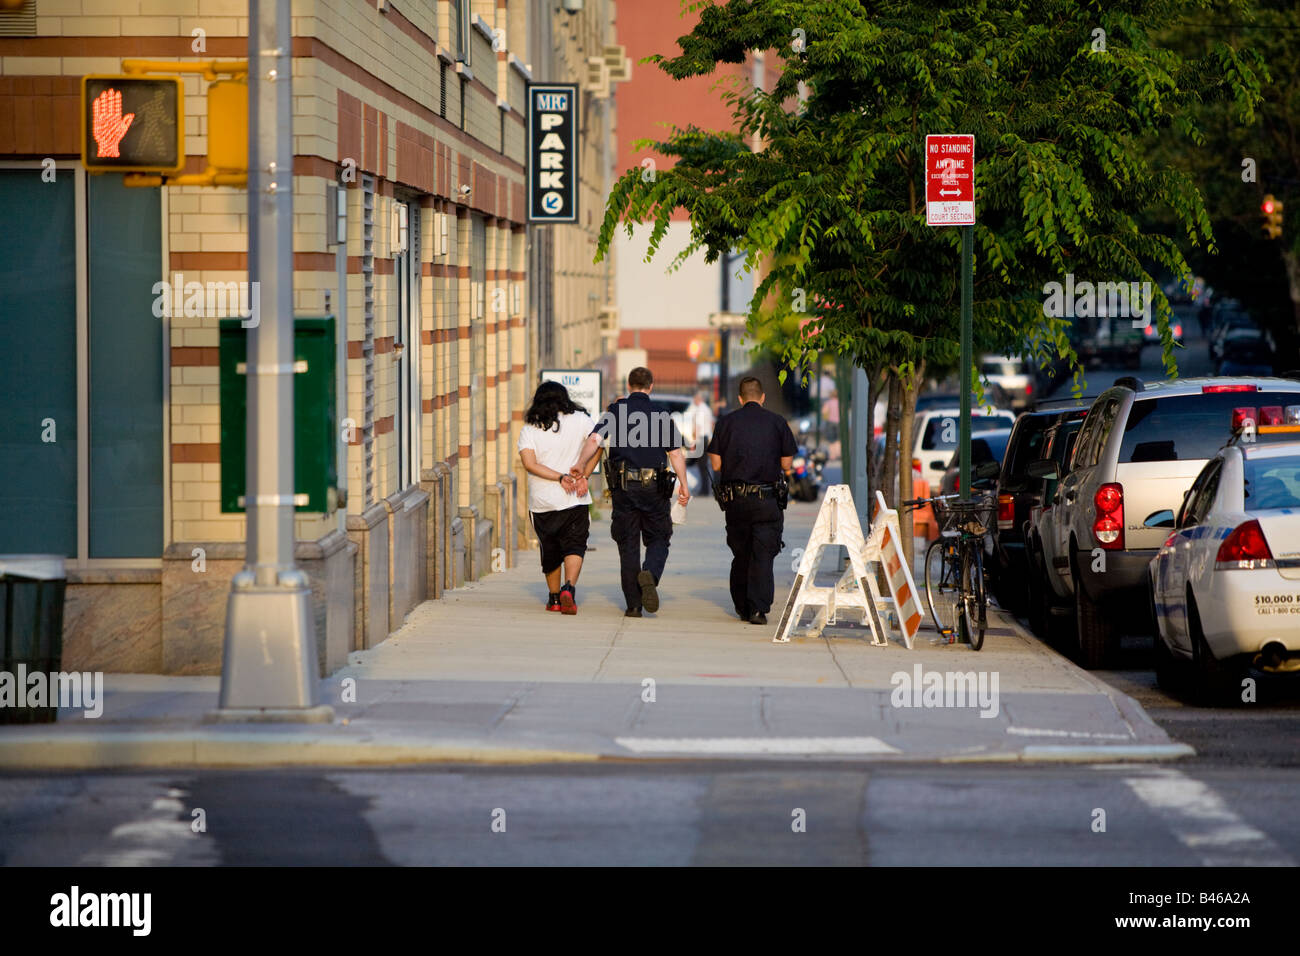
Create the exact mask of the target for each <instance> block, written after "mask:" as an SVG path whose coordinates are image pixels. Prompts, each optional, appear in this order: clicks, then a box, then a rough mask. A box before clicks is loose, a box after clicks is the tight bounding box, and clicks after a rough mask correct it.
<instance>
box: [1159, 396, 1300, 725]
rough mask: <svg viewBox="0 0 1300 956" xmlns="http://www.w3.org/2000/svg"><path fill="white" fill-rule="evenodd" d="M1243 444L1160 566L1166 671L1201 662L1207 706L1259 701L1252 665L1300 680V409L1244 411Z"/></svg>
mask: <svg viewBox="0 0 1300 956" xmlns="http://www.w3.org/2000/svg"><path fill="white" fill-rule="evenodd" d="M1233 430H1234V437H1233V439H1232V440H1231V441H1230V442H1229V443H1228V444H1227V445H1225V446H1224V447H1223V448H1222V449H1221V450H1220V451H1219V453H1218V454H1217V455H1215V457H1214V458H1212V459H1210V461H1209V462H1208V463H1207V464H1206V465H1205V467H1204V468H1203V469H1202V470H1201V472H1200V474H1199V475H1197V477H1196V480H1195V481H1194V482H1193V483H1192V487H1191V488H1190V489H1188V491H1187V494H1186V495H1185V497H1184V498H1183V504H1182V507H1181V508H1180V509H1179V512H1178V514H1177V516H1175V515H1174V514H1173V513H1172V512H1169V511H1166V512H1163V513H1162V514H1161V515H1152V516H1151V520H1150V526H1152V527H1157V526H1165V527H1169V528H1170V529H1171V533H1170V535H1169V537H1168V539H1167V540H1166V541H1165V543H1164V546H1163V547H1161V548H1160V550H1159V551H1158V552H1157V553H1156V556H1155V557H1154V558H1152V559H1151V563H1150V565H1149V568H1148V573H1149V576H1150V583H1151V597H1152V603H1153V605H1154V613H1155V618H1156V628H1157V635H1156V642H1155V655H1156V675H1157V679H1158V680H1159V682H1160V685H1161V686H1162V687H1165V688H1166V689H1172V688H1176V687H1178V686H1180V684H1181V679H1182V678H1183V677H1184V676H1186V675H1185V673H1184V672H1185V670H1186V669H1187V668H1188V667H1189V665H1190V670H1191V676H1192V689H1193V691H1194V694H1195V697H1196V698H1197V699H1198V700H1199V701H1200V702H1203V703H1225V704H1226V703H1235V702H1239V701H1241V700H1243V699H1250V698H1249V694H1248V692H1247V689H1248V687H1249V685H1248V684H1246V683H1245V682H1244V681H1243V678H1245V677H1247V676H1248V674H1249V671H1250V669H1251V668H1254V669H1255V670H1257V671H1261V672H1265V673H1274V674H1300V405H1288V406H1271V407H1261V408H1253V407H1239V408H1236V409H1234V410H1233Z"/></svg>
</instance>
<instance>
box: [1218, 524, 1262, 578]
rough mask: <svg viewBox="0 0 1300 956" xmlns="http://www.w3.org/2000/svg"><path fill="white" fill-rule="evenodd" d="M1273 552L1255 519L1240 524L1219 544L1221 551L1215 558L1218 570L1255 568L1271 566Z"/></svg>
mask: <svg viewBox="0 0 1300 956" xmlns="http://www.w3.org/2000/svg"><path fill="white" fill-rule="evenodd" d="M1272 566H1273V552H1272V551H1270V550H1269V549H1268V542H1267V541H1265V540H1264V532H1263V531H1262V530H1261V529H1260V527H1259V522H1258V521H1255V520H1251V521H1247V522H1246V523H1245V524H1239V525H1237V527H1235V528H1233V529H1232V533H1231V534H1230V535H1228V536H1227V537H1226V538H1224V539H1223V543H1222V544H1221V545H1219V553H1218V555H1217V556H1216V557H1215V559H1214V567H1215V569H1216V570H1218V571H1234V570H1250V569H1253V568H1271V567H1272Z"/></svg>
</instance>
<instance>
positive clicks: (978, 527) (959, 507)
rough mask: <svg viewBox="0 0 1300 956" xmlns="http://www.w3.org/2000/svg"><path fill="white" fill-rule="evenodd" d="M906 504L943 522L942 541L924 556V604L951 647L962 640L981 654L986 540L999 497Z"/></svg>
mask: <svg viewBox="0 0 1300 956" xmlns="http://www.w3.org/2000/svg"><path fill="white" fill-rule="evenodd" d="M903 504H904V505H905V506H907V507H908V508H916V507H920V506H921V505H926V504H928V505H930V506H931V507H932V508H933V509H934V513H935V518H936V519H938V521H939V522H940V533H939V537H938V538H936V539H935V540H934V541H932V542H931V543H930V546H929V547H928V548H926V551H925V599H926V603H927V604H928V605H929V607H930V616H931V617H932V618H933V619H934V626H935V627H936V628H937V629H938V631H939V636H940V638H945V639H946V640H945V641H943V643H948V644H952V643H954V642H955V641H956V640H957V639H958V638H960V640H961V641H962V642H963V643H969V644H970V646H971V650H974V651H978V650H979V649H980V648H981V647H983V646H984V632H985V630H986V629H987V627H988V594H987V592H986V589H985V586H984V539H985V538H986V537H987V536H988V533H989V524H990V523H991V522H992V520H993V509H994V507H995V506H996V505H995V499H994V497H993V496H992V495H991V494H987V493H985V494H977V495H976V496H974V497H972V498H971V499H970V500H969V501H963V500H961V497H960V496H959V495H939V496H937V497H933V498H914V499H911V500H910V501H904V502H903Z"/></svg>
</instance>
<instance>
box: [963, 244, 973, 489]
mask: <svg viewBox="0 0 1300 956" xmlns="http://www.w3.org/2000/svg"><path fill="white" fill-rule="evenodd" d="M974 231H975V229H974V227H973V226H962V227H961V433H960V436H959V442H960V451H959V454H960V460H959V465H960V468H959V478H960V481H961V500H962V501H969V500H970V391H971V384H972V383H971V364H972V361H973V359H972V356H971V338H972V331H973V330H972V328H971V293H972V290H971V286H972V278H971V273H972V260H973V249H972V246H973V244H974Z"/></svg>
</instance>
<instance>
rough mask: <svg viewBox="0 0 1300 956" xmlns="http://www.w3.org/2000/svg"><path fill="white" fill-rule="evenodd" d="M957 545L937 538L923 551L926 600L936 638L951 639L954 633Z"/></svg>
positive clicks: (959, 596) (954, 541)
mask: <svg viewBox="0 0 1300 956" xmlns="http://www.w3.org/2000/svg"><path fill="white" fill-rule="evenodd" d="M956 556H957V542H956V540H955V539H952V538H939V539H937V540H935V541H932V542H931V543H930V547H929V548H927V549H926V551H925V600H926V603H927V604H929V606H930V617H931V618H933V620H934V626H935V627H936V628H937V629H938V631H939V634H940V635H942V636H944V637H951V636H952V635H953V634H954V633H956V630H957V609H958V606H959V603H960V598H961V592H960V590H959V589H958V587H957V573H956V563H955V559H956Z"/></svg>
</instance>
